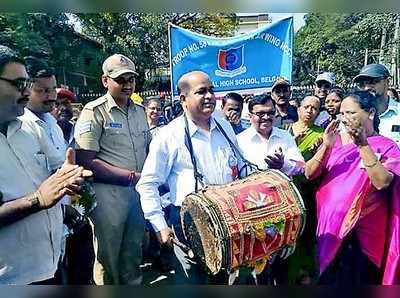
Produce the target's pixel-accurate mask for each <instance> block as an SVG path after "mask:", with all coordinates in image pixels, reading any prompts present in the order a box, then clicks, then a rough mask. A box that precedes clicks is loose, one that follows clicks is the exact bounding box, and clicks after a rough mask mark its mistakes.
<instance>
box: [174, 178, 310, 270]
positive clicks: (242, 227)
mask: <svg viewBox="0 0 400 298" xmlns="http://www.w3.org/2000/svg"><path fill="white" fill-rule="evenodd" d="M181 221H182V227H183V230H184V233H185V237H186V239H187V240H188V242H189V243H190V245H191V248H192V249H193V252H194V254H195V258H196V259H197V260H198V261H199V262H200V263H201V264H202V265H204V267H205V268H206V269H207V270H208V271H209V273H211V274H217V273H218V272H220V271H221V270H222V269H225V270H228V271H232V270H234V269H236V268H238V267H240V266H251V267H256V268H257V267H258V268H260V264H262V267H264V265H265V263H266V260H267V259H268V258H269V257H270V256H271V255H272V254H273V253H275V252H278V251H280V250H281V249H283V248H285V247H291V246H294V245H295V243H296V240H297V238H298V237H299V235H300V234H301V232H302V230H303V228H304V225H305V208H304V203H303V200H302V198H301V196H300V194H299V192H298V190H297V189H296V187H295V186H294V184H293V183H292V182H291V181H290V179H289V178H288V177H287V176H285V175H284V174H282V173H281V172H279V171H275V170H268V171H265V172H258V173H255V174H252V175H250V176H248V177H246V178H244V179H241V180H237V181H234V182H232V183H231V184H227V185H221V186H210V187H207V188H206V189H203V190H202V191H199V192H197V193H191V194H189V195H188V196H187V197H186V198H185V200H184V202H183V204H182V208H181Z"/></svg>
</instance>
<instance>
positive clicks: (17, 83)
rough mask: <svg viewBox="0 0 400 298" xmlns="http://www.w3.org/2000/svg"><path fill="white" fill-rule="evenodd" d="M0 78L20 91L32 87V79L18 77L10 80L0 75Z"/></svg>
mask: <svg viewBox="0 0 400 298" xmlns="http://www.w3.org/2000/svg"><path fill="white" fill-rule="evenodd" d="M0 80H1V81H5V82H8V83H10V85H13V86H14V87H15V88H17V90H18V91H19V92H21V93H22V92H23V91H24V90H25V89H32V87H33V81H32V80H31V79H26V78H18V79H15V80H10V79H6V78H3V77H0Z"/></svg>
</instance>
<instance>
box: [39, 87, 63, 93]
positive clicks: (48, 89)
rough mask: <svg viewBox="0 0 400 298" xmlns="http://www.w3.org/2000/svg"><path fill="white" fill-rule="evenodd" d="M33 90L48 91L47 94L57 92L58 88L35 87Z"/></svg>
mask: <svg viewBox="0 0 400 298" xmlns="http://www.w3.org/2000/svg"><path fill="white" fill-rule="evenodd" d="M33 90H35V92H37V93H41V94H43V93H46V94H56V93H57V90H56V88H40V87H34V88H33Z"/></svg>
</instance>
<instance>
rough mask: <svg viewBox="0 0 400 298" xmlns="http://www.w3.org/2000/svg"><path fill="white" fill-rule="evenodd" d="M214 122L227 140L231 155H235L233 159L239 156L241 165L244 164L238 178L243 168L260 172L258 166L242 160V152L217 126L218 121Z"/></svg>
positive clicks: (220, 127) (244, 159)
mask: <svg viewBox="0 0 400 298" xmlns="http://www.w3.org/2000/svg"><path fill="white" fill-rule="evenodd" d="M214 120H215V123H216V124H217V127H218V129H219V131H220V132H221V133H222V135H223V136H224V138H225V139H226V140H227V142H228V144H229V146H230V147H231V150H232V152H233V154H234V155H235V157H236V158H237V157H238V156H239V158H240V159H241V160H242V161H243V163H244V166H243V167H242V168H241V169H240V170H239V176H241V175H240V173H241V171H242V170H243V169H244V168H246V169H247V167H249V168H250V169H253V170H257V171H261V169H259V168H258V166H257V165H256V164H254V163H252V162H250V161H248V160H247V159H246V158H244V156H243V154H242V152H240V150H239V148H238V147H237V146H236V145H235V143H233V142H232V140H231V139H230V138H229V137H228V135H227V134H226V132H225V130H224V129H223V128H222V126H221V124H219V123H218V121H217V120H216V119H214ZM247 175H248V173H247V171H246V174H245V176H247Z"/></svg>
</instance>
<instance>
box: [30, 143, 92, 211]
mask: <svg viewBox="0 0 400 298" xmlns="http://www.w3.org/2000/svg"><path fill="white" fill-rule="evenodd" d="M90 176H92V172H91V171H87V170H85V169H83V167H79V166H77V165H75V156H74V151H73V150H72V149H71V148H68V150H67V152H66V158H65V162H64V164H63V165H62V167H61V168H60V169H58V170H57V172H55V173H54V174H53V175H51V176H50V177H49V178H47V179H46V180H45V181H43V183H42V184H41V185H40V186H39V189H38V190H37V196H38V199H39V207H40V208H42V209H47V208H50V207H52V206H54V205H55V204H56V203H57V202H58V201H59V200H60V199H61V198H62V197H63V196H64V195H66V194H68V195H74V194H76V193H77V192H79V191H80V189H81V185H82V183H83V181H84V178H86V177H90Z"/></svg>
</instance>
